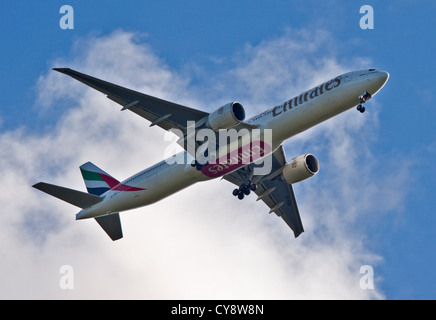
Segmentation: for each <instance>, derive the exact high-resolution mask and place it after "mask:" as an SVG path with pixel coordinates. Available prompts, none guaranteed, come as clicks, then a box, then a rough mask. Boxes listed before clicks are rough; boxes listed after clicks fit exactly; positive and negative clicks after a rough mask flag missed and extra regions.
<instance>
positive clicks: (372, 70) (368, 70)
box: [368, 69, 376, 71]
mask: <svg viewBox="0 0 436 320" xmlns="http://www.w3.org/2000/svg"><path fill="white" fill-rule="evenodd" d="M375 70H376V69H369V70H368V71H375Z"/></svg>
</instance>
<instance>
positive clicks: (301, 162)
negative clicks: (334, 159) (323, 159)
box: [282, 154, 319, 184]
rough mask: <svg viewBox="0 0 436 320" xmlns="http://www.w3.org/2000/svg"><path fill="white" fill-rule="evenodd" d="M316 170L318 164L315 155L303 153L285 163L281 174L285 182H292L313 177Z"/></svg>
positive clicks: (317, 169)
mask: <svg viewBox="0 0 436 320" xmlns="http://www.w3.org/2000/svg"><path fill="white" fill-rule="evenodd" d="M318 171H319V164H318V160H317V159H316V158H315V156H314V155H312V154H304V155H302V156H299V157H296V158H294V159H292V161H291V162H290V163H288V164H287V165H285V166H284V167H283V173H282V174H283V178H284V179H285V180H286V182H287V183H289V184H293V183H297V182H300V181H303V180H306V179H308V178H310V177H313V176H314V175H315V174H317V173H318Z"/></svg>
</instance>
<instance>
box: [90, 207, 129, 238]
mask: <svg viewBox="0 0 436 320" xmlns="http://www.w3.org/2000/svg"><path fill="white" fill-rule="evenodd" d="M95 220H96V221H97V222H98V224H99V225H100V227H102V228H103V230H104V231H105V232H106V233H107V235H108V236H109V237H110V238H111V239H112V240H113V241H115V240H119V239H121V238H122V237H123V230H122V229H121V220H120V214H119V213H113V214H111V215H108V216H102V217H98V218H95Z"/></svg>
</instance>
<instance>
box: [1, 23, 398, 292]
mask: <svg viewBox="0 0 436 320" xmlns="http://www.w3.org/2000/svg"><path fill="white" fill-rule="evenodd" d="M138 39H140V40H141V37H140V36H139V35H137V34H132V33H129V32H123V31H117V32H114V33H112V34H110V35H107V36H104V37H100V38H93V39H85V40H80V41H81V42H80V43H79V44H78V45H77V46H76V49H75V58H73V59H72V61H69V62H64V61H63V59H59V60H58V61H56V62H55V65H53V66H54V67H58V66H69V67H72V68H75V69H77V70H79V71H82V72H85V73H88V74H91V75H94V76H97V77H101V78H103V79H105V80H108V81H111V82H114V83H118V84H121V85H124V86H128V87H131V88H134V89H136V90H140V91H143V92H145V93H149V94H152V95H156V96H158V97H161V98H165V99H170V100H173V101H176V102H181V103H183V104H189V105H190V106H194V107H196V106H198V105H208V106H212V105H214V106H216V107H218V106H219V103H218V102H217V101H214V100H211V99H210V97H204V96H201V93H200V92H204V87H198V86H196V87H192V86H190V84H189V81H186V80H184V79H182V77H181V76H180V75H178V74H177V73H176V72H174V71H172V70H171V68H170V67H169V66H167V65H165V63H164V62H163V61H162V60H161V59H160V58H159V57H157V56H156V54H155V53H154V52H153V51H152V49H151V48H150V47H149V46H148V45H147V44H145V43H143V42H141V41H138ZM326 39H327V40H326ZM333 41H334V40H333V39H332V36H331V35H329V34H328V33H325V32H309V31H301V32H295V31H290V30H289V31H287V32H286V34H285V35H284V36H283V37H280V38H277V39H275V40H271V41H265V42H264V43H261V44H260V45H258V46H255V47H253V46H248V45H247V46H246V48H245V50H244V51H242V52H241V53H240V54H239V56H238V57H237V58H236V59H235V60H234V62H233V63H234V64H235V65H234V68H232V69H229V70H225V71H223V72H222V73H221V74H218V75H215V76H212V77H210V79H209V80H206V79H205V85H204V86H206V85H210V84H211V83H212V82H215V83H216V82H218V81H221V84H220V86H221V87H217V90H218V91H219V92H223V91H226V90H228V91H229V92H231V93H232V94H234V95H236V94H237V92H238V91H241V95H242V96H244V97H246V98H247V101H248V102H249V104H252V105H253V107H254V109H255V110H256V111H260V110H258V108H260V102H265V101H273V100H274V99H275V98H276V97H282V98H283V99H282V100H284V99H286V98H289V96H286V95H287V94H288V92H289V91H291V93H296V90H300V89H301V90H304V89H307V88H308V87H310V86H314V85H316V84H317V82H322V81H324V80H326V79H328V78H329V77H333V76H334V75H336V74H339V73H340V72H342V71H344V70H345V69H347V68H350V67H352V66H351V65H350V66H349V65H344V64H343V63H342V62H341V61H338V59H336V58H335V56H334V52H333V51H332V50H330V49H329V48H331V46H332V45H329V43H331V42H333ZM321 47H323V49H322V50H321ZM225 79H233V80H232V81H226V80H225ZM288 90H289V91H288ZM38 91H39V93H40V96H39V99H38V105H43V106H44V108H45V110H52V109H53V108H55V107H56V106H57V105H58V103H59V101H60V100H62V99H64V100H63V101H69V102H68V104H67V106H68V107H65V110H64V111H63V113H62V116H61V118H60V119H59V120H58V121H57V123H56V124H55V126H54V127H52V128H50V130H48V129H46V128H44V129H43V130H42V133H31V132H27V131H26V130H25V129H20V130H15V131H9V132H4V133H2V134H1V135H0V148H1V150H5V152H4V154H3V155H2V157H1V159H0V173H1V175H2V178H3V181H4V182H3V185H5V186H6V189H5V190H3V192H2V193H0V201H1V203H2V209H3V210H2V212H3V214H2V215H1V216H0V237H1V242H0V243H1V244H0V254H1V255H2V257H3V258H2V261H3V262H2V274H1V275H0V288H1V289H0V298H42V299H45V298H56V299H62V298H67V299H68V298H145V299H190V298H194V299H270V298H273V299H294V298H295V299H299V298H303V299H304V298H328V299H335V298H345V299H348V298H352V299H354V298H355V299H360V298H363V299H366V298H382V297H383V292H382V290H381V285H378V284H377V283H376V289H375V290H362V289H361V288H360V287H359V280H360V277H361V276H362V275H361V274H360V273H359V270H360V266H361V265H363V264H370V265H376V264H378V263H380V261H381V260H382V258H381V257H379V256H377V255H376V254H374V253H372V252H371V251H370V250H369V249H367V248H365V246H364V244H363V240H362V239H364V238H365V233H364V230H365V229H364V228H363V229H362V228H359V227H358V226H356V223H357V222H358V221H360V220H359V219H360V217H361V215H370V216H371V214H370V213H369V212H371V210H377V208H378V204H377V203H370V202H371V198H373V197H375V198H376V199H377V201H380V202H382V201H383V200H384V199H385V198H389V201H388V202H389V203H388V204H386V203H385V207H384V208H382V209H381V210H382V211H383V212H385V211H388V210H392V208H393V207H396V206H399V205H400V203H399V200H398V198H396V197H395V192H397V191H398V190H399V188H398V184H399V183H401V182H402V181H403V179H405V178H406V177H405V176H404V175H403V176H401V175H395V174H392V175H389V174H388V175H383V174H382V175H380V176H378V177H377V176H376V174H377V170H378V169H380V168H379V166H378V165H377V161H378V160H377V156H376V155H373V154H371V151H370V149H371V148H370V142H365V141H364V140H362V138H361V137H360V136H359V135H358V134H357V133H358V131H359V130H363V128H366V130H368V128H369V129H374V123H375V124H376V123H377V113H375V114H374V115H372V116H369V117H366V118H363V117H361V115H360V114H358V113H357V112H356V113H352V112H349V113H346V114H344V115H341V116H340V117H338V118H337V119H334V120H332V121H330V122H327V123H326V124H325V125H322V126H320V127H319V128H317V129H314V130H311V131H309V132H307V133H304V134H303V135H302V136H301V137H298V138H296V139H295V140H293V142H292V141H291V142H289V143H287V145H286V148H287V151H288V153H289V156H291V155H293V156H295V155H298V154H300V153H299V152H301V153H303V152H308V151H309V152H312V150H315V151H318V152H319V157H320V159H321V160H322V162H321V165H322V170H325V171H324V173H322V174H320V176H318V177H316V178H314V180H309V181H307V182H303V183H302V184H301V185H298V186H296V192H297V196H298V200H299V204H300V210H301V213H302V219H303V223H304V225H305V229H306V233H304V234H303V235H302V236H300V238H298V239H293V236H292V232H291V231H290V230H289V229H288V228H287V226H286V225H285V223H284V222H283V221H281V219H279V218H277V217H276V216H274V215H268V214H267V212H268V209H267V208H266V206H265V205H264V204H263V203H259V202H255V201H254V197H251V196H250V197H248V198H247V199H246V200H244V201H238V200H236V199H235V198H234V197H233V196H232V195H231V191H232V190H233V186H232V185H230V184H229V183H228V182H224V181H218V180H217V181H210V182H203V183H199V184H197V185H194V186H192V187H190V188H188V189H185V190H183V191H181V192H179V193H177V194H175V195H173V196H171V197H169V198H167V199H165V200H163V201H161V202H159V203H156V204H154V205H151V206H149V207H145V208H141V209H137V210H134V211H132V212H127V213H123V214H122V215H121V219H122V223H123V230H124V235H125V237H124V239H122V240H121V241H117V242H112V241H110V240H109V239H108V238H107V236H106V235H105V234H104V232H103V231H102V230H101V229H100V227H99V226H98V225H97V224H96V223H95V222H94V221H92V220H87V221H74V214H75V213H76V212H77V211H78V210H76V208H74V207H72V206H70V205H68V204H66V203H63V202H61V201H58V200H57V199H54V198H51V197H48V196H46V195H44V194H42V193H39V192H38V191H36V190H33V189H32V188H30V186H31V185H32V184H33V183H35V182H37V181H39V180H43V181H47V182H51V183H55V184H60V185H63V186H66V187H70V188H75V189H81V190H84V185H83V181H81V176H80V172H79V169H78V167H79V166H80V165H81V164H82V163H84V162H86V161H92V162H94V163H95V164H97V165H99V166H101V167H102V168H103V169H104V170H106V171H108V172H110V173H111V174H113V175H114V176H115V177H119V178H120V179H124V178H126V177H127V176H129V175H131V174H133V173H135V172H137V171H139V170H142V169H143V168H144V167H146V166H149V165H152V164H154V163H155V162H157V161H159V160H161V159H162V156H163V154H164V148H165V145H163V143H162V141H163V136H164V132H163V131H162V130H161V129H159V128H149V127H148V123H147V122H146V121H145V120H143V119H142V118H140V117H138V116H137V115H135V114H133V113H129V112H122V113H121V112H119V111H118V110H119V109H117V108H119V106H118V105H115V104H114V103H113V102H111V101H109V100H108V99H106V98H105V97H104V95H102V94H100V93H98V92H95V91H93V90H92V89H88V88H86V87H85V86H84V85H81V84H77V83H76V82H74V81H73V80H71V79H70V78H68V77H67V76H65V75H60V74H58V73H56V72H52V71H50V72H49V73H47V74H45V75H43V76H42V77H41V78H40V79H39V80H38ZM217 96H218V94H217ZM255 101H256V102H255ZM278 102H281V100H279V101H274V102H273V104H275V103H278ZM270 106H271V105H264V106H262V107H263V108H266V107H270ZM369 114H370V113H369ZM365 115H366V114H365ZM357 142H359V143H357ZM374 158H375V160H373V159H374ZM362 160H364V162H362ZM373 179H375V181H376V183H374V180H373ZM356 184H357V185H358V186H359V188H355V187H356ZM386 185H387V186H388V187H389V188H386ZM359 190H363V191H364V195H363V201H362V200H360V202H357V200H358V199H356V198H359V196H362V195H359ZM361 199H362V198H361ZM362 202H363V203H364V205H363V207H362ZM381 207H383V205H381ZM373 216H374V215H372V217H373ZM62 265H71V266H72V267H73V268H74V284H75V288H74V290H70V291H69V290H61V289H60V287H59V280H60V278H61V276H62V275H61V274H59V268H60V267H61V266H62Z"/></svg>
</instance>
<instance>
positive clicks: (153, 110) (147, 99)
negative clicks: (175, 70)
mask: <svg viewBox="0 0 436 320" xmlns="http://www.w3.org/2000/svg"><path fill="white" fill-rule="evenodd" d="M53 70H55V71H58V72H61V73H64V74H66V75H69V76H70V77H72V78H74V79H76V80H78V81H80V82H82V83H84V84H86V85H87V86H89V87H91V88H94V89H95V90H98V91H100V92H102V93H104V94H105V95H106V96H107V97H108V98H109V99H111V100H112V101H115V102H116V103H118V104H120V105H121V106H122V109H121V110H127V109H128V110H130V111H132V112H134V113H136V114H138V115H140V116H141V117H143V118H145V119H147V120H148V121H150V122H151V124H150V126H153V125H157V126H159V127H161V128H163V129H165V130H170V129H172V128H177V129H179V130H182V131H183V132H184V133H186V126H187V122H188V121H195V122H197V121H199V120H201V119H203V118H205V117H206V116H208V115H209V113H207V112H204V111H200V110H196V109H192V108H188V107H185V106H182V105H179V104H176V103H173V102H169V101H166V100H163V99H159V98H156V97H152V96H149V95H146V94H144V93H140V92H137V91H134V90H131V89H127V88H124V87H122V86H119V85H116V84H113V83H110V82H107V81H104V80H101V79H97V78H94V77H91V76H89V75H87V74H84V73H80V72H78V71H75V70H73V69H70V68H53Z"/></svg>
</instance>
